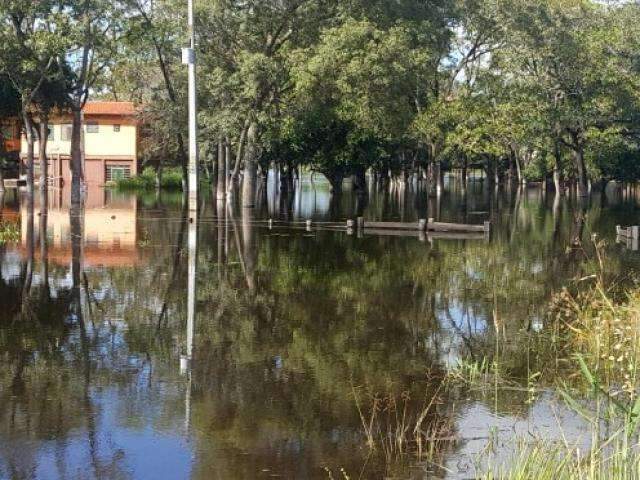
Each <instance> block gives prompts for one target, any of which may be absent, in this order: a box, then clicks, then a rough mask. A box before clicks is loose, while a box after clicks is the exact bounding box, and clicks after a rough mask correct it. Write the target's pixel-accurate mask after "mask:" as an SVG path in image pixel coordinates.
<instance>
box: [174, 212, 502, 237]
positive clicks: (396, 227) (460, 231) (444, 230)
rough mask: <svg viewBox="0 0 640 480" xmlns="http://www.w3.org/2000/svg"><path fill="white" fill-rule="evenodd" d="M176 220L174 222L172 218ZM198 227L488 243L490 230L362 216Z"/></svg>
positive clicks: (211, 220) (228, 221) (214, 220)
mask: <svg viewBox="0 0 640 480" xmlns="http://www.w3.org/2000/svg"><path fill="white" fill-rule="evenodd" d="M176 221H177V219H176ZM199 223H200V224H207V225H212V226H226V225H229V226H231V227H240V226H242V225H243V224H249V225H251V226H253V227H257V228H267V229H269V230H274V229H287V230H303V231H306V232H315V231H337V232H346V233H347V234H348V235H354V234H357V235H358V237H362V236H385V237H415V238H418V239H420V240H423V241H424V240H427V239H428V240H436V239H442V240H488V239H489V235H490V230H491V224H490V222H484V223H483V224H481V225H473V224H462V223H445V222H436V221H434V220H433V219H431V218H430V219H428V220H425V219H422V220H418V221H417V222H375V221H367V220H365V219H364V218H363V217H358V218H356V219H349V220H347V221H346V222H323V221H314V220H293V221H286V220H274V219H267V220H257V219H251V220H246V219H233V218H226V219H225V218H216V217H211V218H206V217H205V218H201V219H200V220H199Z"/></svg>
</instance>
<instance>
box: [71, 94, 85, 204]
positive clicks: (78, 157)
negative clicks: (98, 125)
mask: <svg viewBox="0 0 640 480" xmlns="http://www.w3.org/2000/svg"><path fill="white" fill-rule="evenodd" d="M82 129H83V125H82V110H81V108H80V107H74V108H73V124H72V128H71V203H72V204H74V205H79V204H80V202H81V201H82V183H83V181H84V173H83V168H84V165H82V153H83V152H82Z"/></svg>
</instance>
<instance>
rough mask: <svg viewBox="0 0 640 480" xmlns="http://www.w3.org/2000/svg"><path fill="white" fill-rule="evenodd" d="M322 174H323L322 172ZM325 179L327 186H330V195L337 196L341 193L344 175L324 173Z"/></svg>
mask: <svg viewBox="0 0 640 480" xmlns="http://www.w3.org/2000/svg"><path fill="white" fill-rule="evenodd" d="M323 173H324V172H323ZM324 176H325V177H327V180H328V181H329V184H330V185H331V193H332V194H334V195H339V194H341V193H342V182H343V181H344V175H342V173H340V172H331V173H324Z"/></svg>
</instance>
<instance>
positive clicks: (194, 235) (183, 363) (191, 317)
mask: <svg viewBox="0 0 640 480" xmlns="http://www.w3.org/2000/svg"><path fill="white" fill-rule="evenodd" d="M188 252H189V256H188V279H187V339H186V348H185V353H184V354H183V355H181V356H180V373H181V374H182V375H186V376H187V385H186V392H185V420H184V421H185V430H186V432H189V427H190V424H191V383H192V373H191V369H192V366H193V347H194V332H195V320H196V294H197V292H196V280H197V275H196V274H197V259H198V213H197V211H192V212H191V213H190V218H189V236H188Z"/></svg>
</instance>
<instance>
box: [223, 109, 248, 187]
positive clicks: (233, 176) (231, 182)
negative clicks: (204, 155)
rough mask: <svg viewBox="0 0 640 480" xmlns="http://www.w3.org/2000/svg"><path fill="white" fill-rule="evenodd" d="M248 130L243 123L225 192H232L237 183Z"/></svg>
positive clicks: (246, 123)
mask: <svg viewBox="0 0 640 480" xmlns="http://www.w3.org/2000/svg"><path fill="white" fill-rule="evenodd" d="M248 130H249V122H248V121H247V122H245V124H244V127H242V132H241V133H240V139H239V140H238V150H237V152H236V163H235V165H234V166H233V173H232V174H231V179H230V180H229V183H228V185H227V190H229V192H231V191H233V189H234V188H235V186H236V183H237V182H238V176H239V175H240V163H241V161H242V156H243V154H244V151H243V150H244V146H245V142H246V139H247V131H248Z"/></svg>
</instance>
